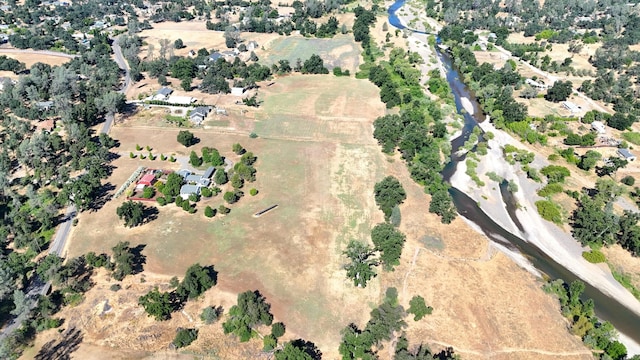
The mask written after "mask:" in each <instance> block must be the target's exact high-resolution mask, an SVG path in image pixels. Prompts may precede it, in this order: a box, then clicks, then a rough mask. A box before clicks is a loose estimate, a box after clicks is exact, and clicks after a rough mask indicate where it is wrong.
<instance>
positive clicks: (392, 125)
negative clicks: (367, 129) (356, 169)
mask: <svg viewBox="0 0 640 360" xmlns="http://www.w3.org/2000/svg"><path fill="white" fill-rule="evenodd" d="M373 126H374V130H373V137H374V138H375V139H376V140H378V144H380V145H381V146H382V151H384V152H385V153H387V154H391V153H392V152H393V150H394V149H395V148H396V147H397V146H398V143H399V142H400V138H401V137H402V133H403V125H402V121H401V118H400V116H399V115H396V114H390V115H385V116H382V117H379V118H377V119H376V120H375V121H374V122H373ZM445 130H446V129H445Z"/></svg>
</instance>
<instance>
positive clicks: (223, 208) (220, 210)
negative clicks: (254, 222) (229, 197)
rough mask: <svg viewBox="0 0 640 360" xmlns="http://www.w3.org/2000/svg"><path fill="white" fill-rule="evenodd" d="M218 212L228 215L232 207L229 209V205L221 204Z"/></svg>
mask: <svg viewBox="0 0 640 360" xmlns="http://www.w3.org/2000/svg"><path fill="white" fill-rule="evenodd" d="M218 212H219V213H220V214H222V215H227V214H228V213H230V212H231V209H229V208H228V207H226V206H224V205H220V206H219V207H218Z"/></svg>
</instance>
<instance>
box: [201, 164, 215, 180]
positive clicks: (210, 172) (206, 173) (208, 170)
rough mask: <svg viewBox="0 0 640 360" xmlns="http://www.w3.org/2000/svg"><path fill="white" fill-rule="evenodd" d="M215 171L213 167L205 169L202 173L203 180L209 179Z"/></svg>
mask: <svg viewBox="0 0 640 360" xmlns="http://www.w3.org/2000/svg"><path fill="white" fill-rule="evenodd" d="M215 171H216V168H215V167H213V166H209V167H208V168H207V170H206V171H205V172H204V175H202V177H203V178H205V179H210V178H211V175H213V173H214V172H215Z"/></svg>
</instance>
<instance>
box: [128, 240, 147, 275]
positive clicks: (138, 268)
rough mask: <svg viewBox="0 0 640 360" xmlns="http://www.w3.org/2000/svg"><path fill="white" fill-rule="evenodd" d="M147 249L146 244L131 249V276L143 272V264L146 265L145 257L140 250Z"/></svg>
mask: <svg viewBox="0 0 640 360" xmlns="http://www.w3.org/2000/svg"><path fill="white" fill-rule="evenodd" d="M145 247H147V245H146V244H140V245H138V246H136V247H134V248H131V253H132V254H133V274H139V273H141V272H142V271H143V270H144V264H146V263H147V256H146V255H143V254H142V250H144V248H145Z"/></svg>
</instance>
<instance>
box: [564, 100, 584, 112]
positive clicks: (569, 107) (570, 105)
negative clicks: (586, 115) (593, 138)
mask: <svg viewBox="0 0 640 360" xmlns="http://www.w3.org/2000/svg"><path fill="white" fill-rule="evenodd" d="M562 106H563V107H564V108H565V109H567V110H569V111H571V114H575V113H578V112H580V110H581V108H580V106H578V105H576V104H574V103H572V102H571V101H563V102H562Z"/></svg>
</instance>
